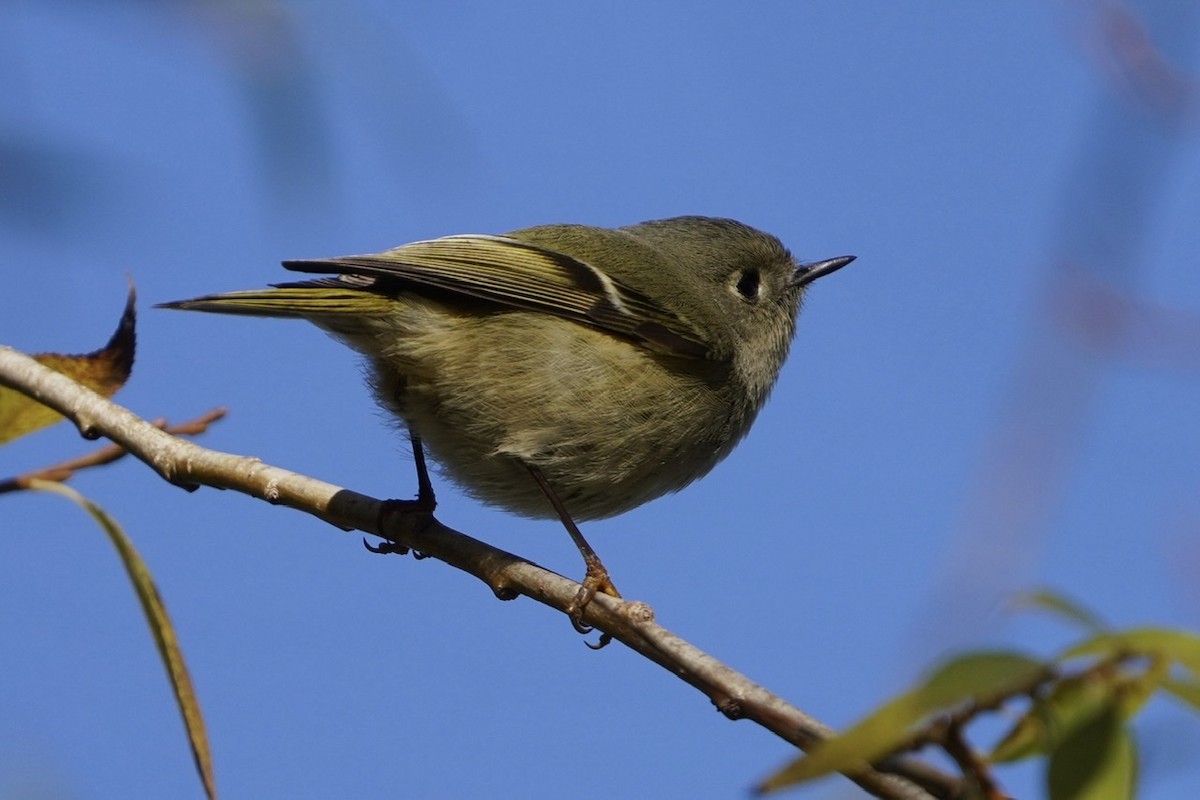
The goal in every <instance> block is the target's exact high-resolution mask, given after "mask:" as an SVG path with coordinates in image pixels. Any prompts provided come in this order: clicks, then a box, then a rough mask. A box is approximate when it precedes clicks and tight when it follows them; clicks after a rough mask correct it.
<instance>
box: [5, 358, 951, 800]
mask: <svg viewBox="0 0 1200 800" xmlns="http://www.w3.org/2000/svg"><path fill="white" fill-rule="evenodd" d="M0 384H3V385H6V386H10V387H12V388H14V389H16V390H17V391H19V392H22V393H24V394H26V395H28V396H29V397H32V398H34V399H36V400H38V401H40V402H42V403H45V404H46V405H48V406H50V407H51V408H53V409H55V410H56V411H58V412H59V413H61V414H63V415H64V416H65V417H67V418H68V419H71V420H72V421H74V422H75V424H76V426H77V427H78V428H79V430H80V433H82V434H83V435H84V436H86V437H95V436H97V435H104V436H107V437H109V438H110V439H112V440H113V441H115V442H118V443H119V444H120V445H122V446H123V447H124V448H125V449H127V450H128V451H129V452H130V453H132V454H133V455H135V456H136V457H137V458H139V459H140V460H142V461H144V462H145V463H146V464H147V465H149V466H150V467H151V468H152V469H154V471H156V472H157V473H158V474H159V475H160V476H162V477H163V478H164V479H165V480H167V481H170V482H171V483H174V484H176V485H178V486H182V487H184V488H187V489H195V488H197V487H199V486H202V485H203V486H212V487H216V488H222V489H233V490H235V491H239V492H242V493H244V494H247V495H250V496H253V497H258V498H260V499H263V500H266V501H268V502H270V503H274V504H279V505H285V506H290V507H292V508H296V509H300V510H303V511H306V512H307V513H309V514H312V515H313V516H316V517H318V518H320V519H323V520H325V521H326V522H329V523H330V524H332V525H335V526H337V527H339V528H342V529H343V530H358V531H363V532H366V533H370V534H373V535H376V536H381V537H383V538H385V539H388V540H389V541H391V542H394V543H397V544H399V545H401V546H403V547H408V548H410V549H412V550H417V551H419V552H421V553H422V554H424V555H426V556H431V557H434V558H437V559H439V560H441V561H443V562H445V563H447V564H449V565H451V566H453V567H456V568H458V569H460V570H463V571H465V572H467V573H469V574H471V575H474V576H476V577H478V578H479V579H480V580H482V581H484V582H485V583H487V585H488V586H490V587H491V588H492V590H493V591H494V592H495V593H496V596H497V597H500V598H502V599H511V598H513V597H516V596H517V595H518V594H522V595H525V596H526V597H529V598H532V599H534V600H536V601H538V602H540V603H543V604H545V605H548V606H550V607H552V608H555V609H558V610H559V611H561V612H564V613H565V612H566V611H567V609H568V608H569V606H570V605H571V603H572V601H573V600H574V598H575V596H576V595H577V593H578V591H579V588H580V587H579V584H578V583H575V582H574V581H571V580H568V579H567V578H564V577H563V576H561V575H558V574H556V573H554V572H551V571H549V570H547V569H544V568H542V567H539V566H537V565H536V564H533V563H531V562H529V561H526V560H525V559H522V558H518V557H517V556H514V555H512V554H511V553H507V552H505V551H503V550H499V549H497V548H495V547H492V546H491V545H488V544H486V543H484V542H481V541H479V540H477V539H473V538H471V537H470V536H467V535H465V534H462V533H459V532H457V531H455V530H453V529H451V528H448V527H446V526H445V525H442V524H441V523H440V522H438V521H437V520H436V519H434V518H433V515H432V514H428V513H424V512H418V513H389V506H388V504H386V503H384V502H382V501H380V500H377V499H375V498H372V497H368V496H366V495H362V494H359V493H357V492H353V491H351V490H348V489H343V488H341V487H338V486H334V485H332V484H328V483H324V482H322V481H318V480H316V479H313V478H309V477H307V476H304V475H299V474H296V473H293V472H289V471H287V470H284V469H280V468H278V467H272V466H269V465H267V464H263V463H262V462H261V461H259V460H258V459H254V458H248V457H245V456H237V455H231V454H228V453H219V452H216V451H213V450H208V449H205V448H202V447H199V446H198V445H196V444H193V443H192V442H189V441H186V440H183V439H178V438H175V437H173V436H171V435H169V434H167V433H164V432H163V431H160V430H158V429H157V428H155V427H154V426H153V425H150V424H149V423H148V422H146V421H145V420H142V419H140V418H138V417H137V416H135V415H134V414H133V413H131V412H130V411H128V410H127V409H125V408H122V407H121V406H118V405H116V404H114V403H111V402H110V401H108V400H106V399H104V398H103V397H100V396H99V395H97V394H96V393H95V392H91V391H89V390H87V389H86V388H84V387H82V386H79V385H78V384H76V383H75V382H74V381H72V380H70V379H69V378H66V377H65V376H63V375H60V374H58V373H56V372H53V371H51V370H48V369H46V368H44V367H42V366H41V365H40V364H38V363H37V362H36V361H33V360H32V359H29V358H28V357H26V356H24V355H22V354H20V353H18V352H16V351H15V350H12V349H10V348H7V347H3V346H0ZM583 621H584V622H585V623H587V624H588V625H591V626H593V627H595V628H596V629H597V630H599V631H602V632H603V633H607V634H610V635H611V636H612V637H613V638H615V639H617V640H618V641H620V642H622V643H624V644H625V645H627V646H628V647H630V648H631V649H633V650H635V651H637V652H638V653H641V654H642V655H644V656H645V657H647V658H649V659H650V660H651V661H653V662H655V663H656V664H659V665H661V666H662V667H664V668H665V669H667V670H668V671H670V672H671V673H672V674H674V675H676V676H678V677H680V678H682V679H683V680H684V681H686V682H687V683H689V684H691V685H692V686H694V687H696V688H697V689H699V690H700V691H701V692H703V693H704V694H705V695H706V696H707V697H708V698H709V699H710V700H711V701H712V702H713V704H714V705H716V707H717V708H718V709H719V710H721V711H722V712H723V713H724V714H725V715H726V716H728V717H730V718H733V719H738V718H744V719H750V720H753V721H755V722H757V723H758V724H759V725H761V726H763V727H764V728H766V729H768V730H770V731H772V732H773V733H775V734H776V735H778V736H780V737H781V738H783V739H785V740H786V741H788V742H791V743H792V744H795V745H796V746H798V747H800V748H802V749H807V748H808V747H810V746H811V745H812V744H813V743H814V742H817V741H819V740H820V739H823V738H825V737H827V736H829V735H830V733H831V730H830V729H829V728H828V727H826V726H825V725H822V724H821V723H820V722H818V721H817V720H815V719H813V718H812V717H810V716H808V715H807V714H805V713H804V712H802V711H800V710H799V709H797V708H796V707H794V706H792V705H790V704H788V703H787V702H786V701H784V700H783V699H782V698H780V697H778V696H776V695H774V694H772V693H771V692H769V691H767V690H766V689H764V688H762V687H761V686H758V685H756V684H754V683H753V682H752V681H750V680H749V679H748V678H746V677H745V676H743V675H741V674H739V673H737V672H735V671H734V670H732V669H731V668H729V667H727V666H726V665H724V664H722V663H721V662H719V661H717V660H716V659H715V658H713V657H712V656H710V655H708V654H706V653H704V652H702V651H701V650H699V649H698V648H696V647H694V646H692V645H691V644H689V643H688V642H686V641H684V640H683V639H681V638H679V637H678V636H676V635H674V634H672V633H671V632H670V631H668V630H666V629H665V628H662V627H661V626H659V625H658V624H656V623H655V622H654V614H653V611H652V610H651V609H650V607H649V606H648V605H646V604H645V603H640V602H633V601H622V600H618V599H616V598H613V597H609V596H607V595H598V596H596V597H595V598H594V599H593V600H592V602H591V603H590V604H588V606H587V607H586V608H585V609H584V612H583ZM884 768H885V769H889V770H891V771H892V772H893V773H901V772H903V774H905V775H906V776H907V778H901V777H899V776H898V774H888V773H885V772H881V771H879V770H878V769H875V768H866V769H863V770H860V771H855V772H853V773H852V774H849V775H847V777H849V778H850V779H851V780H852V781H854V782H855V783H857V784H858V785H859V786H861V787H862V788H863V789H865V790H866V791H868V792H870V793H871V794H873V795H875V796H877V797H882V798H894V799H896V800H899V799H900V798H903V799H904V800H916V798H929V797H956V796H958V794H959V789H960V786H961V785H960V783H959V782H958V781H957V780H956V779H954V778H952V777H950V776H948V775H945V774H942V773H940V772H937V771H936V770H933V769H932V768H931V767H927V766H925V765H921V764H919V763H917V762H911V761H905V762H896V761H888V762H885V765H884ZM916 780H919V781H920V785H918V784H917V783H915V782H914V781H916Z"/></svg>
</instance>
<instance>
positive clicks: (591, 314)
mask: <svg viewBox="0 0 1200 800" xmlns="http://www.w3.org/2000/svg"><path fill="white" fill-rule="evenodd" d="M853 260H854V257H853V256H842V257H838V258H831V259H828V260H824V261H817V262H813V263H797V261H796V260H795V259H794V258H793V257H792V255H791V254H790V253H789V252H788V251H787V249H786V248H785V247H784V246H783V245H782V244H781V243H780V241H779V240H778V239H776V238H775V237H774V236H771V235H769V234H766V233H763V232H761V231H758V230H755V229H754V228H751V227H749V226H746V225H743V224H741V223H740V222H735V221H733V220H730V219H716V218H709V217H695V216H691V217H675V218H673V219H663V220H656V221H652V222H642V223H639V224H637V225H630V226H628V227H624V228H612V229H609V228H596V227H588V226H584V225H543V226H539V227H533V228H524V229H521V230H517V231H512V232H511V233H507V234H504V235H502V236H490V235H463V236H446V237H443V238H440V239H432V240H429V241H421V242H413V243H412V244H405V245H401V246H400V247H396V248H393V249H391V250H386V251H384V252H382V253H377V254H372V255H360V256H345V257H341V258H329V259H317V260H303V261H285V262H284V264H283V266H284V267H286V268H287V269H289V270H293V271H296V272H305V273H317V274H322V275H326V276H328V277H321V278H316V279H313V280H305V281H300V282H297V283H282V284H277V285H275V286H272V287H271V288H266V289H256V290H250V291H242V292H230V293H228V294H216V295H207V296H204V297H198V298H196V299H194V300H181V301H178V302H173V303H166V304H164V306H165V307H167V308H179V309H189V310H195V311H215V312H219V313H224V314H246V315H250V316H261V317H299V318H301V319H306V320H308V321H309V322H311V323H313V324H314V325H316V326H317V327H319V328H322V329H323V330H325V331H328V332H329V333H331V334H333V335H334V336H335V337H337V338H338V339H340V340H341V341H343V342H345V343H346V344H347V345H349V346H350V347H351V348H353V349H354V350H357V351H358V352H359V353H360V354H362V355H363V356H364V357H365V359H366V362H367V364H368V366H369V374H370V382H371V386H372V388H373V389H374V392H375V395H376V397H377V398H378V401H379V403H380V404H381V405H382V406H383V407H384V408H386V409H387V410H389V411H391V412H392V413H393V414H394V415H395V416H396V417H397V418H398V419H400V420H402V421H403V423H404V424H405V425H406V426H407V428H408V431H409V433H410V437H411V439H412V443H413V450H414V454H415V456H416V461H417V467H418V479H419V487H420V488H419V494H418V498H419V500H418V502H421V503H424V504H425V505H426V507H428V508H432V505H433V491H432V488H430V485H429V482H428V477H427V475H426V474H425V472H424V456H423V448H428V450H429V451H430V453H431V454H432V456H433V458H434V459H435V460H436V461H437V463H438V464H440V466H441V468H442V471H443V472H444V473H445V475H446V476H448V477H449V478H450V479H451V480H453V481H454V482H455V483H456V484H458V485H459V486H461V487H462V488H463V489H464V490H465V491H466V492H467V493H468V494H470V495H472V496H474V497H476V498H478V499H479V500H482V501H483V502H485V503H489V504H492V505H496V506H499V507H501V508H504V509H507V510H509V511H512V512H515V513H517V514H522V515H526V516H530V517H555V516H557V517H559V518H560V519H561V520H562V522H563V524H564V525H566V526H567V529H568V531H570V532H571V535H572V537H573V538H574V539H575V542H576V545H577V546H579V548H580V551H581V552H582V553H583V554H584V559H585V561H586V562H587V567H588V575H587V579H586V580H585V584H584V585H585V587H586V592H585V593H581V597H580V598H579V599H578V602H577V608H576V610H578V608H580V607H582V605H583V604H585V603H586V602H587V600H588V599H590V597H591V594H592V593H594V592H595V591H596V590H597V589H600V590H603V591H606V592H609V593H611V594H615V590H614V589H613V587H612V584H611V581H609V580H608V576H607V573H605V572H604V569H603V567H602V566H601V564H600V561H599V559H597V558H596V557H595V554H594V553H592V551H591V548H590V547H588V546H587V543H586V542H585V541H584V540H583V537H582V536H581V535H579V533H578V530H577V528H576V527H575V525H574V522H573V520H576V519H598V518H603V517H610V516H613V515H615V514H620V513H622V512H624V511H628V510H629V509H631V508H635V507H636V506H639V505H641V504H642V503H645V502H646V501H648V500H653V499H654V498H656V497H659V496H661V495H663V494H666V493H667V492H673V491H676V490H678V489H682V488H683V487H684V486H687V485H688V484H689V483H691V482H692V481H694V480H696V479H697V478H699V477H701V476H703V475H705V474H706V473H707V472H708V471H709V470H711V469H712V468H713V466H714V465H715V464H716V463H717V462H718V461H720V460H721V459H722V458H724V457H725V456H726V455H728V454H729V452H730V450H732V449H733V447H734V445H735V444H737V442H738V441H739V440H741V438H742V437H743V436H745V435H746V432H747V431H748V430H749V429H750V425H751V423H752V422H753V421H754V418H755V416H756V415H757V414H758V411H759V409H760V408H761V407H762V405H763V403H764V402H765V401H766V399H767V395H768V394H769V393H770V391H771V387H772V386H773V385H774V383H775V379H776V377H777V376H778V374H779V369H780V367H781V366H782V364H783V361H784V358H785V357H786V356H787V353H788V349H789V347H790V345H791V342H792V336H793V333H794V331H795V328H796V317H797V314H798V313H799V311H800V306H801V300H802V299H803V296H804V293H805V291H806V288H807V287H808V286H809V284H811V283H812V282H813V281H815V280H816V279H817V278H820V277H822V276H824V275H828V274H829V273H831V272H833V271H835V270H837V269H840V268H841V267H844V266H845V265H847V264H849V263H850V262H851V261H853Z"/></svg>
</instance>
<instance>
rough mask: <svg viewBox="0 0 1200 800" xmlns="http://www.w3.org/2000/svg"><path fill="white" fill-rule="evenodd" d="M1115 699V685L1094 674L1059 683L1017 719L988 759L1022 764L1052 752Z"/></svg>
mask: <svg viewBox="0 0 1200 800" xmlns="http://www.w3.org/2000/svg"><path fill="white" fill-rule="evenodd" d="M1113 696H1114V687H1113V685H1112V683H1110V682H1106V681H1103V680H1099V679H1098V678H1097V676H1094V675H1089V676H1084V677H1078V678H1076V677H1072V678H1067V679H1064V680H1061V681H1059V682H1058V683H1056V684H1055V685H1054V687H1053V688H1052V689H1051V690H1050V691H1049V692H1047V693H1046V696H1045V697H1043V698H1040V699H1038V700H1036V701H1034V703H1033V704H1032V705H1031V706H1030V707H1029V710H1028V711H1026V712H1025V714H1024V715H1023V716H1022V717H1021V718H1020V719H1018V720H1017V723H1016V725H1014V726H1013V728H1012V730H1010V731H1009V732H1008V734H1007V735H1005V736H1004V738H1003V739H1001V740H1000V742H999V743H998V744H997V745H996V747H995V748H994V749H993V750H992V753H991V755H990V756H989V760H990V761H993V762H997V763H1001V762H1011V761H1019V760H1020V759H1023V758H1029V757H1030V756H1037V755H1044V754H1046V753H1048V752H1050V751H1051V750H1053V749H1054V748H1055V747H1056V746H1057V745H1058V743H1060V742H1062V741H1063V740H1064V739H1065V738H1066V737H1067V736H1068V735H1069V734H1070V733H1071V732H1072V731H1073V730H1074V729H1075V728H1076V727H1078V726H1079V725H1080V724H1082V723H1083V722H1086V721H1087V720H1089V719H1091V718H1092V717H1094V716H1095V715H1096V714H1097V713H1099V711H1100V710H1101V709H1102V708H1103V707H1104V706H1106V705H1111V704H1112V702H1113Z"/></svg>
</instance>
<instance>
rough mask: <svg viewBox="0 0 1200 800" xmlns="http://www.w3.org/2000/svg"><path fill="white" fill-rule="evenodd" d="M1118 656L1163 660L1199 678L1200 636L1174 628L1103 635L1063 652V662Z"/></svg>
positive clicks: (1116, 632) (1131, 630)
mask: <svg viewBox="0 0 1200 800" xmlns="http://www.w3.org/2000/svg"><path fill="white" fill-rule="evenodd" d="M1121 654H1132V655H1145V656H1155V655H1158V656H1162V657H1164V658H1167V659H1170V660H1171V661H1175V662H1176V663H1178V664H1180V665H1181V666H1183V667H1186V668H1187V669H1189V670H1191V672H1192V673H1193V674H1195V675H1200V636H1197V635H1196V634H1194V633H1191V632H1190V631H1183V630H1177V629H1173V628H1133V629H1130V630H1127V631H1115V632H1111V633H1102V634H1100V635H1098V636H1093V637H1092V638H1090V639H1086V640H1085V641H1083V642H1080V643H1079V644H1077V645H1075V646H1074V647H1071V648H1070V649H1068V650H1066V651H1065V652H1064V653H1063V654H1062V658H1064V659H1066V658H1076V657H1078V656H1088V655H1107V656H1116V655H1121Z"/></svg>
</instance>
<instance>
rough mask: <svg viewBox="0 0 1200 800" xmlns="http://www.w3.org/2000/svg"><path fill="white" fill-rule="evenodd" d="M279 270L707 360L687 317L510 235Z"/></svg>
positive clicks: (435, 242) (448, 240) (416, 245)
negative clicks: (430, 293)
mask: <svg viewBox="0 0 1200 800" xmlns="http://www.w3.org/2000/svg"><path fill="white" fill-rule="evenodd" d="M283 266H285V267H286V268H288V269H290V270H294V271H296V272H308V273H317V274H337V275H340V276H342V277H341V278H340V281H341V283H342V285H343V286H349V287H354V288H360V289H363V290H366V291H372V292H379V293H384V294H387V293H391V292H398V291H412V292H417V293H420V291H421V289H422V288H431V289H436V290H440V291H439V294H441V295H442V296H443V297H445V296H446V295H445V293H449V294H450V295H451V296H453V295H461V296H463V297H471V298H475V299H478V300H483V301H487V302H491V303H496V304H498V305H500V306H507V307H509V308H519V309H525V310H528V311H540V312H543V313H546V314H553V315H555V316H558V317H562V318H563V319H568V320H571V321H573V322H578V323H580V324H582V325H588V326H590V327H592V328H596V329H597V330H601V331H604V332H606V333H610V334H613V335H615V336H619V337H622V338H624V339H629V340H632V341H634V342H637V343H639V344H641V345H642V346H644V347H646V348H648V349H651V350H654V351H656V352H661V353H665V354H668V355H674V356H684V357H689V358H708V357H712V351H711V347H710V345H709V343H708V341H707V340H706V338H705V336H704V335H703V333H702V332H701V331H699V330H698V329H697V328H696V326H695V325H694V324H693V323H691V322H690V321H689V320H686V319H684V318H682V317H681V316H679V315H678V314H676V313H674V312H673V311H671V310H669V309H667V308H664V307H663V306H662V305H661V304H659V303H657V302H655V301H654V300H652V299H650V298H648V297H646V295H644V294H642V293H640V292H637V291H635V290H632V289H630V288H628V287H626V286H622V285H621V284H620V283H618V282H616V281H615V280H613V279H612V278H611V277H609V276H608V275H606V274H605V273H604V272H602V271H600V270H599V269H597V268H595V267H593V266H592V265H590V264H588V263H586V262H584V261H581V260H580V259H577V258H574V257H573V256H570V255H566V254H564V253H559V252H555V251H553V250H549V249H546V248H543V247H539V246H538V245H535V244H530V243H528V242H524V241H521V240H519V239H514V238H511V237H507V236H482V235H465V236H446V237H443V238H441V239H430V240H428V241H423V242H413V243H412V244H406V245H402V246H400V247H397V248H395V249H393V250H387V251H385V252H383V253H377V254H373V255H361V256H345V257H342V258H328V259H314V260H300V261H285V262H283ZM331 282H332V281H330V280H328V279H326V280H325V281H321V280H317V281H311V282H306V283H307V284H308V285H310V286H311V285H314V284H323V285H329V284H330V283H331ZM303 285H304V284H303V283H302V284H282V286H284V287H288V286H303Z"/></svg>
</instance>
